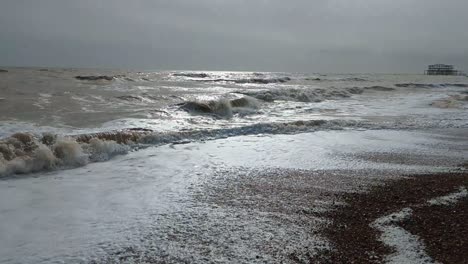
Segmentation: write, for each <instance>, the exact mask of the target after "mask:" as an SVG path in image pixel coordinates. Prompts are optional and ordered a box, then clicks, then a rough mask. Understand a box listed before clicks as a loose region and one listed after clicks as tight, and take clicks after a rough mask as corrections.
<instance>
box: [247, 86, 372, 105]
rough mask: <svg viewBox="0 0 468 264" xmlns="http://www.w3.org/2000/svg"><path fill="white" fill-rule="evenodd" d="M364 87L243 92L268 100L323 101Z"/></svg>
mask: <svg viewBox="0 0 468 264" xmlns="http://www.w3.org/2000/svg"><path fill="white" fill-rule="evenodd" d="M363 91H364V89H363V88H359V87H351V88H345V89H333V88H329V89H322V88H319V89H294V88H292V89H276V90H265V91H253V92H250V91H244V92H240V93H242V94H245V95H248V96H251V97H254V98H257V99H259V100H262V101H266V102H273V101H276V100H281V101H297V102H322V101H324V100H329V99H339V98H348V97H351V96H352V95H354V94H361V93H362V92H363Z"/></svg>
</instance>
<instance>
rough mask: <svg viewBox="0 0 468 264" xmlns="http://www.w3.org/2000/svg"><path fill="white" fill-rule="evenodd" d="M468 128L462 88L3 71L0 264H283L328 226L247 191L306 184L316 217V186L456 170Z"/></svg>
mask: <svg viewBox="0 0 468 264" xmlns="http://www.w3.org/2000/svg"><path fill="white" fill-rule="evenodd" d="M467 131H468V78H467V77H466V76H426V75H411V74H319V73H310V74H306V73H284V72H228V71H127V70H105V69H72V68H4V71H2V72H0V263H155V262H156V263H159V262H161V263H263V262H270V263H272V262H276V261H278V260H281V261H282V262H283V263H289V262H294V261H293V260H292V259H290V258H288V257H287V256H290V254H291V252H299V251H300V252H302V251H304V252H305V251H308V252H313V251H314V250H316V251H318V250H321V249H324V248H328V247H329V244H328V242H327V240H326V238H324V237H321V236H320V235H318V234H315V233H314V232H310V230H314V229H316V228H318V227H319V226H320V225H323V224H325V223H326V220H324V219H323V218H320V217H312V218H309V219H308V220H307V224H306V225H304V224H298V222H297V221H299V220H298V219H299V218H295V219H293V220H294V221H293V220H291V218H290V217H291V216H290V215H288V214H284V213H278V211H275V210H273V209H269V210H266V209H262V208H260V207H258V206H255V204H246V203H247V202H246V201H247V200H246V199H247V198H246V197H250V198H252V197H256V198H255V199H257V200H255V201H259V200H258V199H260V198H261V199H263V200H262V201H264V202H265V203H266V202H268V203H274V204H275V206H279V207H280V206H281V204H283V203H285V201H288V200H291V199H292V198H291V197H293V198H294V197H296V196H288V197H282V196H281V195H282V194H283V191H284V189H282V191H281V192H279V193H276V194H275V195H274V196H271V197H263V198H262V197H259V196H258V194H256V193H255V192H252V188H251V186H253V184H254V183H255V184H256V185H255V186H257V185H258V186H260V187H259V188H267V187H265V186H270V187H268V188H273V187H272V186H280V185H281V186H283V185H286V186H287V187H288V188H292V189H297V190H300V189H301V186H304V184H306V181H305V180H304V177H306V176H305V175H307V174H311V175H315V176H313V177H316V179H317V180H316V181H315V183H314V184H313V186H312V187H313V188H314V190H317V193H316V196H314V198H311V199H312V200H313V201H315V205H316V207H314V210H317V211H320V210H325V209H326V208H328V207H327V206H329V205H330V203H332V200H330V199H329V198H323V197H321V196H320V193H321V191H319V190H328V191H331V192H346V191H355V190H359V189H360V188H362V186H363V184H364V183H363V182H367V183H369V182H371V181H374V180H375V178H385V177H391V176H392V175H394V174H401V173H402V172H404V173H411V172H421V171H424V172H428V171H429V172H431V171H439V170H443V169H444V168H446V167H448V166H452V165H453V166H456V165H457V164H460V163H461V162H464V161H466V158H467V157H468V149H467V148H466V147H460V143H459V142H461V141H463V140H466V139H467V137H468V134H467ZM401 152H404V153H411V154H412V155H413V156H411V155H410V156H408V160H410V159H411V157H414V156H419V157H431V158H430V159H425V158H421V159H420V160H419V161H418V162H409V161H408V162H402V161H401V160H400V161H399V162H395V161H394V160H392V155H390V154H391V153H401ZM369 153H380V154H381V155H373V156H372V159H370V158H362V156H363V155H364V156H365V155H369ZM382 153H383V154H385V155H383V154H382ZM389 153H390V154H389ZM378 159H381V160H378ZM382 160H383V161H382ZM375 171H378V172H379V173H372V172H375ZM324 172H327V173H324ZM364 172H365V173H364ZM269 175H276V176H269ZM278 175H283V176H284V175H293V176H287V177H286V176H284V177H282V178H281V177H279V176H278ZM298 175H299V176H298ZM326 175H334V176H326ZM362 175H365V177H364V176H362ZM288 177H289V178H288ZM311 177H312V176H311ZM285 179H286V180H285ZM288 179H289V180H288ZM314 179H315V178H314ZM369 179H371V180H369ZM259 183H262V184H260V185H259ZM249 184H250V185H249ZM307 184H310V183H307ZM261 186H263V187H261ZM312 187H311V188H312ZM247 189H248V190H250V191H249V193H246V192H245V190H247ZM273 189H274V188H273ZM291 195H292V194H291ZM314 195H315V194H314ZM250 198H249V199H250ZM280 198H281V199H280ZM296 198H297V197H296ZM298 210H299V209H298ZM301 210H302V209H301ZM288 221H290V222H288ZM286 222H288V223H290V224H285V223H286ZM306 229H307V230H306ZM304 248H307V249H310V250H303V249H304ZM301 250H302V251H301ZM308 254H309V253H308ZM283 257H284V259H283ZM298 258H299V259H302V258H304V259H306V258H307V256H306V255H303V256H302V255H298Z"/></svg>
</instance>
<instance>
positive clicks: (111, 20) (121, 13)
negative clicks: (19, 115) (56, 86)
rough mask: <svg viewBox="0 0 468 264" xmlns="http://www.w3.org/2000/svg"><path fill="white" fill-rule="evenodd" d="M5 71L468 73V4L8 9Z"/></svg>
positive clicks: (415, 1) (44, 1) (274, 1)
mask: <svg viewBox="0 0 468 264" xmlns="http://www.w3.org/2000/svg"><path fill="white" fill-rule="evenodd" d="M1 5H2V8H1V9H0V43H1V45H2V47H1V49H0V64H3V65H13V66H14V65H22V66H28V65H34V66H78V67H113V68H141V69H143V68H146V69H210V70H265V71H302V72H401V71H404V72H420V71H421V70H423V68H424V67H425V64H427V63H432V62H442V63H453V64H456V65H457V66H459V67H460V68H464V69H468V61H467V60H466V58H467V54H468V46H467V45H466V43H468V31H466V30H465V28H464V25H468V16H466V15H465V11H466V10H468V1H462V0H460V1H457V0H448V1H440V0H437V1H436V0H394V1H388V0H372V1H371V0H354V1H349V0H296V1H284V0H237V1H234V0H198V1H194V0H186V1H182V0H167V1H162V0H160V1H150V0H146V1H144V0H136V1H123V0H113V1H110V0H108V1H103V0H101V1H98V0H81V1H64V0H41V1H37V0H4V1H3V2H2V4H1Z"/></svg>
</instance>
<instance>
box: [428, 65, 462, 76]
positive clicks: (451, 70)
mask: <svg viewBox="0 0 468 264" xmlns="http://www.w3.org/2000/svg"><path fill="white" fill-rule="evenodd" d="M424 74H426V75H460V74H461V72H459V71H457V70H455V67H454V66H453V65H448V64H432V65H429V66H428V67H427V70H426V71H424Z"/></svg>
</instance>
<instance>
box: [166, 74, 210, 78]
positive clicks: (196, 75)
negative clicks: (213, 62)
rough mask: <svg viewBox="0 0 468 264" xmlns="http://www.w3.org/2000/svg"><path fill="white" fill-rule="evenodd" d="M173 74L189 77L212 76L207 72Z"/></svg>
mask: <svg viewBox="0 0 468 264" xmlns="http://www.w3.org/2000/svg"><path fill="white" fill-rule="evenodd" d="M172 76H176V77H189V78H208V77H210V76H209V75H208V74H206V73H174V74H172Z"/></svg>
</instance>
